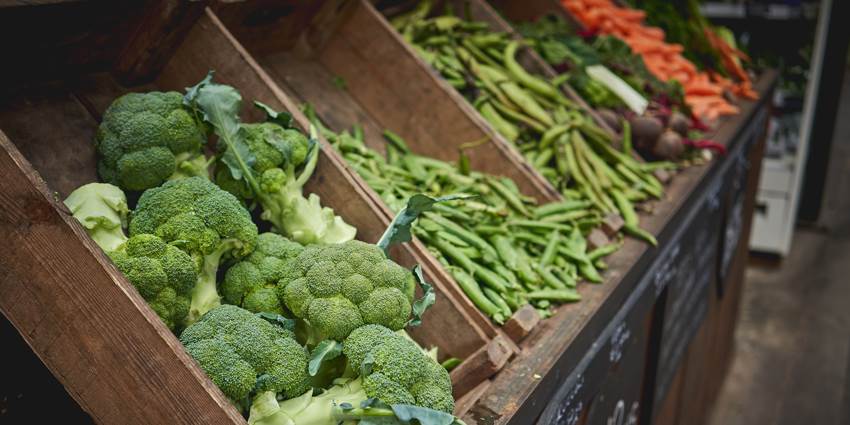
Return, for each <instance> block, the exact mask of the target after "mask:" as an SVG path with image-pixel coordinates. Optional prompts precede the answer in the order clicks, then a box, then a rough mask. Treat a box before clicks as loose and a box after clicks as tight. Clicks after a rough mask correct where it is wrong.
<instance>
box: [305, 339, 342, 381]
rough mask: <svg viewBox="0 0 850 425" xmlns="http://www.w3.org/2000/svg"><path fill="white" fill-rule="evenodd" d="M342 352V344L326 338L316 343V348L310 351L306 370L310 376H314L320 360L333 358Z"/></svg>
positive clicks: (320, 364) (320, 362)
mask: <svg viewBox="0 0 850 425" xmlns="http://www.w3.org/2000/svg"><path fill="white" fill-rule="evenodd" d="M340 354H342V344H340V343H338V342H336V341H334V340H332V339H326V340H324V341H322V342H320V343H319V344H318V345H316V348H314V349H313V351H312V352H311V353H310V364H309V366H308V367H307V372H309V373H310V376H316V374H317V373H319V369H320V368H321V366H322V362H325V361H328V360H333V359H335V358H337V357H339V355H340Z"/></svg>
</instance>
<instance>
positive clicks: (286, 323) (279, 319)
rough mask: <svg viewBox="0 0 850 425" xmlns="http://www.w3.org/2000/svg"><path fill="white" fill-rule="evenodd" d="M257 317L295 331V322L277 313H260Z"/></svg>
mask: <svg viewBox="0 0 850 425" xmlns="http://www.w3.org/2000/svg"><path fill="white" fill-rule="evenodd" d="M257 316H258V317H259V318H261V319H265V320H267V321H269V322H271V323H272V324H273V325H277V326H280V327H282V328H284V329H286V330H290V331H294V330H295V320H292V319H289V318H286V317H283V316H281V315H279V314H277V313H268V312H260V313H257Z"/></svg>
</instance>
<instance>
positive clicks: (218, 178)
mask: <svg viewBox="0 0 850 425" xmlns="http://www.w3.org/2000/svg"><path fill="white" fill-rule="evenodd" d="M241 128H242V135H243V136H244V140H245V144H246V145H248V150H250V151H251V153H252V154H254V158H255V160H254V164H253V165H252V166H251V168H252V170H253V171H254V173H255V174H256V175H258V176H261V175H262V174H263V172H264V171H266V170H270V169H273V168H287V167H289V166H290V165H292V166H293V167H298V166H300V165H302V164H303V163H304V160H305V159H306V158H307V150H308V141H307V138H306V137H304V135H303V134H301V132H300V131H298V130H293V129H285V128H283V127H281V126H279V125H277V124H274V123H271V122H264V123H255V124H241ZM215 182H216V184H218V185H219V186H220V187H221V188H222V189H224V190H226V191H228V192H230V193H232V194H234V195H236V197H237V198H240V199H243V200H250V199H253V198H254V192H253V191H252V190H251V188H250V187H249V186H248V184H247V183H246V182H245V180H242V179H240V180H236V179H234V178H233V175H232V174H231V173H230V170H229V169H228V168H227V167H219V168H218V169H217V170H216V173H215Z"/></svg>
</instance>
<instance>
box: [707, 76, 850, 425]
mask: <svg viewBox="0 0 850 425" xmlns="http://www.w3.org/2000/svg"><path fill="white" fill-rule="evenodd" d="M840 108H841V109H840V110H839V124H838V128H837V129H836V134H835V139H834V140H835V141H834V142H833V146H832V157H831V159H830V161H831V162H830V165H829V171H828V173H829V175H828V178H827V187H826V199H825V204H824V206H823V209H822V212H821V216H820V220H819V223H818V224H817V226H812V227H807V228H798V230H797V231H796V233H795V235H794V242H793V248H792V250H791V253H790V254H789V255H788V256H787V257H786V258H785V259H784V260H782V261H781V263H778V264H777V263H773V264H763V263H764V262H763V261H755V264H756V265H755V266H751V267H750V269H749V270H748V271H747V282H746V284H745V289H744V294H743V298H742V301H741V311H740V316H739V324H738V328H737V331H736V334H735V342H736V347H735V355H734V360H733V364H732V366H731V368H730V371H729V375H728V376H727V378H726V381H725V382H724V386H723V389H722V391H721V394H720V396H719V398H718V400H717V404H716V405H715V409H714V412H713V417H712V418H711V421H710V422H709V423H710V425H738V424H741V425H744V424H746V425H761V424H771V425H772V424H777V425H785V424H789V425H790V424H804V425H831V424H850V411H848V405H850V379H848V378H850V376H848V367H850V122H848V120H847V118H848V117H850V80H848V81H847V82H845V86H844V89H843V94H842V100H841V107H840ZM842 117H843V120H842Z"/></svg>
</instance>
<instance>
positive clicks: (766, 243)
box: [750, 0, 847, 256]
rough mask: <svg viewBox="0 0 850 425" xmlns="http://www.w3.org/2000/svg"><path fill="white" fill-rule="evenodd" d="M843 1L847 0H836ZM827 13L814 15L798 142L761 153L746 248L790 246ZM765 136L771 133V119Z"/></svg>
mask: <svg viewBox="0 0 850 425" xmlns="http://www.w3.org/2000/svg"><path fill="white" fill-rule="evenodd" d="M832 1H833V0H822V1H821V4H820V10H822V11H828V10H830V7H831V3H832ZM838 1H847V0H838ZM827 22H828V16H827V14H826V13H821V14H820V16H818V23H817V29H816V30H815V42H814V49H813V52H812V60H811V66H810V68H809V75H810V79H809V81H808V84H807V86H806V95H805V100H804V102H803V113H802V117H801V119H800V133H799V142H798V143H797V147H796V150H795V151H794V153H793V154H790V155H789V154H785V155H782V156H780V157H778V158H768V157H765V159H764V162H763V163H762V172H761V179H760V181H759V191H758V194H757V195H756V210H755V212H754V214H755V216H754V217H753V229H752V233H751V237H750V249H752V250H754V251H759V252H765V253H770V254H777V255H780V256H784V255H786V254H788V251H789V250H790V249H791V241H792V238H793V236H794V224H795V221H796V217H797V208H798V206H799V201H800V189H801V187H802V181H803V175H804V174H805V168H806V159H807V156H808V146H809V144H810V140H809V139H810V134H811V131H812V120H813V118H814V109H815V104H816V103H817V87H818V84H819V81H820V75H821V69H822V66H823V58H824V53H825V52H824V50H825V46H826V36H827V30H828V24H827ZM771 127H772V128H771V129H770V131H769V133H768V137H771V136H772V135H774V134H775V130H776V128H775V127H776V123H775V122H773V123H772V125H771Z"/></svg>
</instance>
